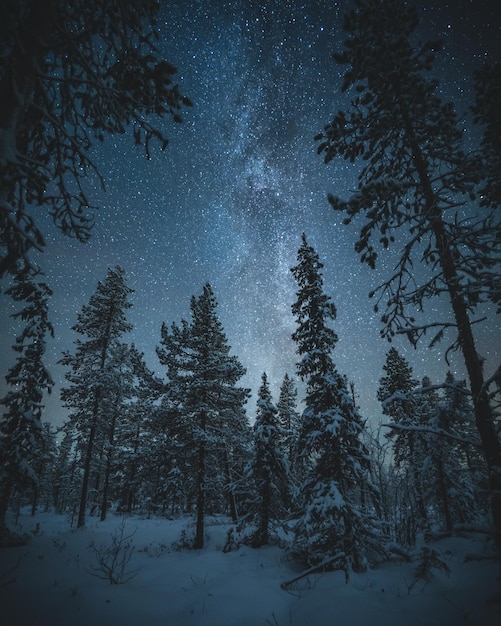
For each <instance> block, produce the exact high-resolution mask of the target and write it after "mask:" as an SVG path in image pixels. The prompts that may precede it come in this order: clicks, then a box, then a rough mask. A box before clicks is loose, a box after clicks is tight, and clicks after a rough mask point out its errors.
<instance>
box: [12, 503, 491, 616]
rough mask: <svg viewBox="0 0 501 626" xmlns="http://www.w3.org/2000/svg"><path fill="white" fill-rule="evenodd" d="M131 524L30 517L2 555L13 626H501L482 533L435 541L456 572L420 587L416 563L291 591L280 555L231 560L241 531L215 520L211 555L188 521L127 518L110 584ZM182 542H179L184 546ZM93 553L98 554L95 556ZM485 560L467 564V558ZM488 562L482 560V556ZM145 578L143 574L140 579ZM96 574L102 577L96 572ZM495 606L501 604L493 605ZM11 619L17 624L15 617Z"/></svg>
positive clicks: (289, 567) (291, 568) (316, 577)
mask: <svg viewBox="0 0 501 626" xmlns="http://www.w3.org/2000/svg"><path fill="white" fill-rule="evenodd" d="M122 519H123V518H120V517H118V516H114V515H112V514H110V515H109V517H108V519H107V520H106V521H105V522H99V521H98V520H97V519H96V518H88V521H87V526H86V528H85V529H82V530H75V529H71V528H70V522H69V519H68V518H67V517H66V516H61V515H55V514H53V513H40V514H38V515H37V516H36V517H30V516H29V515H28V511H23V512H22V514H21V516H20V517H19V520H18V522H17V525H14V523H11V528H12V529H13V530H15V531H16V532H19V533H20V532H24V533H28V534H30V535H31V538H30V541H29V542H28V543H27V544H26V545H24V546H19V547H11V548H1V549H0V607H1V609H0V611H1V615H2V624H4V626H14V625H15V626H69V625H71V626H84V625H85V626H89V625H92V626H101V625H105V624H106V625H107V626H115V625H120V626H160V625H161V626H258V625H259V626H261V625H262V626H267V625H271V626H365V625H367V626H397V625H398V626H401V625H402V624H405V626H423V624H426V626H435V625H436V626H459V625H462V624H467V625H470V626H471V625H475V626H494V625H496V626H497V625H498V624H500V623H501V604H500V602H499V600H500V586H499V584H498V582H497V580H496V578H497V574H498V565H497V563H496V562H495V561H494V560H492V559H489V558H485V557H488V556H491V554H492V545H491V544H490V542H488V541H487V539H486V538H485V536H482V535H480V534H478V535H475V537H468V538H447V539H442V540H440V541H438V542H436V543H435V544H433V548H434V549H435V550H437V551H439V553H440V555H441V558H442V559H443V560H444V561H445V562H446V563H447V565H448V566H449V568H450V570H451V571H450V574H449V575H447V574H446V573H444V572H442V571H436V570H434V571H433V575H432V577H431V579H430V580H429V581H428V582H425V581H420V582H418V583H417V584H415V585H414V586H412V583H413V578H414V573H415V569H416V564H415V563H414V564H413V563H403V562H399V563H396V562H391V563H384V564H381V565H379V566H377V567H375V568H374V569H371V570H369V571H368V572H366V573H364V574H356V575H355V574H352V575H351V577H350V580H349V582H348V583H346V582H345V577H344V573H342V572H328V573H322V574H312V575H310V576H309V577H306V578H303V579H301V580H299V581H298V582H297V583H295V585H293V586H292V587H291V588H290V589H289V590H287V591H286V590H283V589H282V588H281V587H280V584H281V583H283V582H284V581H286V580H289V579H291V578H293V577H294V576H295V575H297V573H298V572H299V571H300V569H299V567H298V564H297V563H294V562H291V561H290V559H287V558H286V556H285V553H284V551H283V550H282V549H280V548H279V547H263V548H260V549H253V548H251V547H248V546H246V545H241V546H240V547H238V548H236V549H235V550H233V551H230V552H224V551H223V547H224V545H225V543H226V539H227V531H228V529H229V528H230V526H231V524H230V523H229V522H228V520H227V519H225V518H219V517H215V518H209V519H208V520H207V542H206V547H205V548H204V549H203V550H198V551H195V550H188V549H180V547H179V540H180V539H181V538H182V536H183V531H185V533H186V534H188V535H191V534H193V521H192V520H191V519H187V518H183V519H178V520H167V519H164V518H152V519H142V518H140V517H138V516H132V517H128V518H126V520H125V524H124V531H125V532H124V535H125V536H128V535H131V534H132V537H130V539H129V544H130V548H132V547H133V548H134V549H133V551H132V552H131V553H130V561H129V562H128V563H127V564H126V565H125V575H127V574H128V573H131V574H134V573H135V575H134V577H133V578H132V579H131V580H129V581H128V582H126V583H124V584H119V585H111V584H109V582H108V581H106V580H103V579H100V578H98V577H96V576H95V575H92V573H90V572H93V568H94V569H95V568H96V567H97V573H102V572H101V570H100V568H99V567H98V566H97V555H98V554H101V555H103V554H104V553H103V550H104V549H105V547H107V546H109V545H110V544H111V541H112V537H113V535H114V536H115V537H118V536H119V531H120V528H121V526H122V525H123V521H122ZM176 543H177V544H178V545H176ZM92 546H94V547H92ZM467 555H475V557H476V558H475V559H473V560H466V561H465V556H467ZM482 556H483V557H484V558H480V557H482ZM136 570H137V571H136ZM95 573H96V572H95V571H94V574H95ZM493 598H497V602H494V601H493ZM6 618H7V619H6Z"/></svg>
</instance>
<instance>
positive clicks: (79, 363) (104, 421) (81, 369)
mask: <svg viewBox="0 0 501 626" xmlns="http://www.w3.org/2000/svg"><path fill="white" fill-rule="evenodd" d="M132 291H133V290H132V289H130V287H128V286H127V284H126V280H125V272H124V270H123V269H122V268H121V267H120V266H116V267H115V268H114V269H111V268H110V269H109V270H108V274H107V276H106V278H105V280H104V281H103V282H101V281H100V282H99V283H98V285H97V289H96V291H95V293H94V294H93V295H92V296H91V297H90V299H89V303H88V304H87V305H84V306H83V307H82V311H81V312H80V313H79V314H78V318H77V323H76V324H75V325H74V326H73V330H74V331H75V332H77V333H78V334H79V335H81V336H82V337H84V338H85V339H77V340H76V341H75V352H74V354H71V353H70V352H65V353H63V358H62V359H61V363H62V364H63V365H65V366H66V367H68V368H69V371H68V372H67V373H66V375H65V378H66V380H67V381H68V383H69V385H68V386H67V387H65V388H63V389H62V390H61V399H62V401H63V403H64V405H65V406H66V407H67V408H68V409H69V410H70V414H69V419H70V421H71V422H72V424H73V425H74V428H75V431H76V432H77V434H78V440H77V446H78V448H79V452H80V454H81V462H82V485H81V489H80V505H79V511H78V522H77V526H78V528H80V527H82V526H83V525H84V524H85V513H86V508H87V499H88V494H89V483H90V479H91V473H92V470H93V469H94V470H95V469H96V467H97V464H98V459H97V458H96V452H97V451H99V447H101V449H102V446H103V445H104V442H105V440H106V437H107V435H108V437H109V428H110V423H111V421H112V419H113V411H114V405H115V406H116V402H117V390H118V388H119V387H120V384H121V382H120V378H121V373H120V370H119V369H117V362H116V359H114V356H115V354H116V350H117V348H118V345H119V339H120V337H121V336H122V335H123V334H124V333H126V332H129V331H130V330H132V326H131V324H129V322H128V321H127V319H126V315H125V313H126V311H127V310H128V309H129V308H130V307H131V306H132V305H131V303H130V302H129V296H130V294H131V293H132ZM97 444H99V446H98V445H97ZM94 475H95V476H96V472H94ZM96 485H97V482H96ZM95 504H96V505H97V502H95Z"/></svg>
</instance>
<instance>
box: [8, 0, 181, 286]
mask: <svg viewBox="0 0 501 626" xmlns="http://www.w3.org/2000/svg"><path fill="white" fill-rule="evenodd" d="M159 6H160V4H159V2H157V1H155V0H126V1H125V2H123V1H121V0H109V1H107V2H101V1H100V0H70V1H64V2H63V0H50V1H48V2H39V0H3V1H2V4H1V26H0V37H1V42H2V43H1V46H2V52H1V54H0V93H1V94H2V97H1V98H0V233H1V235H0V276H2V275H4V274H5V273H6V272H10V271H11V270H13V268H14V264H15V261H16V259H19V258H20V257H26V255H27V253H28V252H29V250H30V249H31V248H37V249H42V248H43V247H44V238H43V234H42V232H41V231H40V229H39V227H38V226H37V224H36V222H35V219H34V216H33V209H34V208H38V207H41V206H43V207H46V208H47V209H48V211H49V213H50V215H51V216H52V219H53V220H54V222H55V224H56V225H57V226H58V227H59V228H60V229H61V230H62V231H63V232H64V233H66V234H68V235H70V236H72V237H76V238H77V239H79V240H81V241H85V240H87V239H88V237H89V235H90V228H91V225H92V217H91V214H90V212H89V209H90V208H91V207H90V202H89V200H88V199H87V196H86V193H85V191H84V188H83V185H82V182H83V179H84V178H85V177H86V176H87V174H89V173H90V172H92V171H93V172H94V173H95V174H97V176H98V177H99V178H100V179H101V182H102V178H101V176H100V174H99V172H98V171H97V169H96V167H95V165H94V163H93V162H92V161H91V159H90V157H89V155H88V149H89V148H90V147H91V145H92V144H93V143H94V142H96V141H103V140H104V138H105V136H106V135H109V134H116V133H124V132H125V130H126V128H127V127H132V129H133V134H134V140H135V143H136V144H139V145H144V147H145V150H146V156H147V157H148V158H149V157H150V144H151V140H152V139H155V140H158V141H159V142H160V145H161V147H162V149H164V148H165V147H166V146H167V143H168V140H167V138H166V136H165V131H164V129H163V126H162V122H163V119H164V118H166V117H170V118H172V119H173V120H174V121H176V122H179V121H181V118H180V116H179V111H180V109H181V107H182V105H189V104H190V102H189V100H188V99H187V98H185V97H183V96H182V95H181V94H180V92H179V90H178V87H177V85H175V84H174V74H175V72H176V70H175V68H174V67H173V66H172V65H171V64H170V63H167V62H166V61H164V60H163V59H161V58H160V56H159V53H158V50H157V48H156V40H157V39H158V37H159V34H158V30H157V28H156V16H157V14H158V10H159Z"/></svg>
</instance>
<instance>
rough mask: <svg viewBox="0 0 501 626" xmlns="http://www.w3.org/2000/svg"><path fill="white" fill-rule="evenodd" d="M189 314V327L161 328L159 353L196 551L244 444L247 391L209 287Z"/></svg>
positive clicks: (241, 371)
mask: <svg viewBox="0 0 501 626" xmlns="http://www.w3.org/2000/svg"><path fill="white" fill-rule="evenodd" d="M190 308H191V321H190V322H187V321H186V320H183V321H182V322H181V324H180V325H178V324H172V326H171V328H170V329H169V328H168V327H167V326H166V325H165V324H163V325H162V331H161V342H160V343H161V346H160V347H159V348H158V349H157V353H158V357H159V360H160V362H161V363H162V365H164V366H166V367H167V377H168V383H167V393H166V395H167V401H168V410H169V412H171V414H172V416H173V421H174V423H175V431H176V437H177V445H178V446H179V448H178V449H179V451H180V454H179V457H180V458H183V457H184V462H185V465H184V468H185V470H186V471H187V472H189V473H190V474H191V475H192V476H193V480H194V485H195V491H196V496H195V497H196V505H195V507H196V517H197V523H196V534H195V541H194V547H195V548H202V547H203V545H204V520H205V515H206V511H207V504H208V498H210V499H211V500H213V501H214V500H215V499H216V498H217V496H218V495H220V494H222V495H223V496H224V495H226V496H228V494H229V495H231V490H230V484H229V481H230V480H231V472H230V469H231V468H230V467H229V463H230V457H231V456H232V455H238V448H239V447H240V446H241V445H242V440H243V441H245V439H246V437H245V435H246V430H247V429H248V424H247V418H246V415H245V411H244V405H245V403H246V401H247V398H248V395H249V390H248V389H244V388H243V387H238V386H237V382H238V381H239V380H240V378H241V377H242V376H243V375H244V374H245V369H244V368H243V367H242V365H241V364H240V362H239V361H238V359H237V357H235V356H232V355H230V349H231V348H230V346H229V345H228V340H227V338H226V335H225V333H224V330H223V327H222V324H221V322H220V320H219V318H218V316H217V312H216V308H217V301H216V298H215V296H214V293H213V291H212V287H211V285H210V284H206V285H205V286H204V289H203V292H202V294H201V295H200V296H199V297H198V298H195V297H194V296H193V298H192V299H191V307H190ZM193 472H194V474H193ZM218 485H219V487H220V488H219V489H217V486H218ZM228 490H230V491H228Z"/></svg>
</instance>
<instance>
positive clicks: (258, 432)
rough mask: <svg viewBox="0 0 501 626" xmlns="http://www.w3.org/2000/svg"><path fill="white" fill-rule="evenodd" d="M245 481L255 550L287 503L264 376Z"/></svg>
mask: <svg viewBox="0 0 501 626" xmlns="http://www.w3.org/2000/svg"><path fill="white" fill-rule="evenodd" d="M248 478H249V481H250V483H252V484H253V487H254V489H253V492H254V494H255V497H254V498H253V501H252V502H251V503H250V508H251V514H252V516H253V518H254V522H255V524H256V531H255V533H254V536H253V541H252V545H253V546H254V547H257V548H259V547H260V546H262V545H265V544H267V543H269V542H270V531H271V530H272V527H273V524H276V523H277V522H280V520H283V518H284V516H285V514H286V512H287V507H288V504H289V502H290V497H289V490H290V482H291V480H290V475H289V467H288V463H287V460H286V459H285V456H284V453H283V450H282V446H281V428H280V425H279V420H278V411H277V408H276V407H275V405H274V403H273V399H272V397H271V392H270V387H269V384H268V378H267V376H266V373H263V375H262V377H261V385H260V387H259V390H258V399H257V411H256V421H255V422H254V449H253V458H252V461H251V462H250V463H249V468H248Z"/></svg>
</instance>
